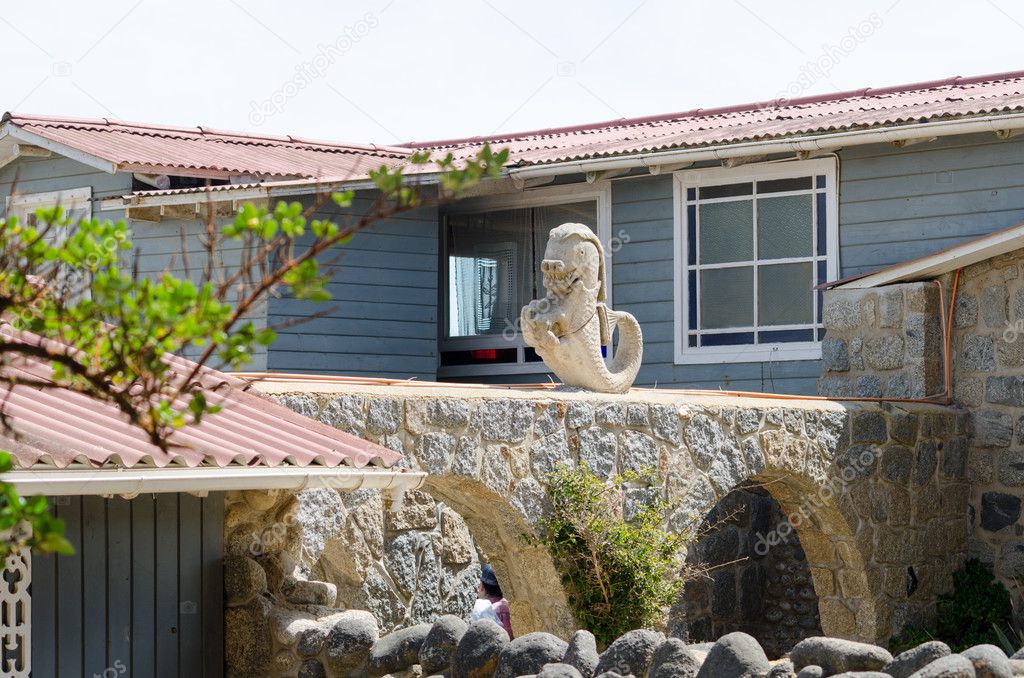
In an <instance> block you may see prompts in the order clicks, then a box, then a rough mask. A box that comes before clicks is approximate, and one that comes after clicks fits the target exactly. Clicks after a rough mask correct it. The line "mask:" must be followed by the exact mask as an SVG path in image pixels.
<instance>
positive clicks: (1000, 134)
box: [996, 129, 1024, 141]
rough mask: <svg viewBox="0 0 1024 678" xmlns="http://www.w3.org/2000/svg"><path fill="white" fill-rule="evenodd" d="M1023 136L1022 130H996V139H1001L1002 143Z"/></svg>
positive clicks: (1023, 131)
mask: <svg viewBox="0 0 1024 678" xmlns="http://www.w3.org/2000/svg"><path fill="white" fill-rule="evenodd" d="M1021 134H1024V130H1021V129H1000V130H996V139H1000V140H1002V141H1006V140H1007V139H1012V138H1013V137H1016V136H1020V135H1021Z"/></svg>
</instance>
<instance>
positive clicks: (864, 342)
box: [818, 282, 945, 398]
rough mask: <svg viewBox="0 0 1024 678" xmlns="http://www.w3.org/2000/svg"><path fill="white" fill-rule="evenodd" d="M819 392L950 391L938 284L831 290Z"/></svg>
mask: <svg viewBox="0 0 1024 678" xmlns="http://www.w3.org/2000/svg"><path fill="white" fill-rule="evenodd" d="M822 321H823V323H824V324H825V330H826V332H827V333H826V336H825V339H824V340H823V341H822V344H821V351H822V373H821V378H820V379H819V380H818V394H819V395H823V396H832V397H848V396H855V397H858V398H881V397H886V398H924V397H927V396H932V395H936V394H941V393H943V392H944V391H945V373H944V371H943V362H942V346H943V342H942V325H941V319H940V311H939V289H938V287H937V286H936V285H935V284H934V283H930V282H919V283H906V284H900V285H890V286H887V287H883V288H879V289H865V290H855V289H851V290H846V289H835V290H826V291H825V296H824V308H823V311H822Z"/></svg>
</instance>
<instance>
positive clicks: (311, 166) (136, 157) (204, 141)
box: [4, 113, 409, 178]
mask: <svg viewBox="0 0 1024 678" xmlns="http://www.w3.org/2000/svg"><path fill="white" fill-rule="evenodd" d="M4 122H9V123H10V124H11V125H13V126H15V127H17V128H19V129H23V130H25V131H27V132H31V133H33V134H38V135H39V136H41V137H44V138H46V139H48V140H50V141H54V142H57V143H59V144H64V145H66V146H70V147H71V148H74V149H76V150H79V151H81V152H84V153H88V154H89V155H93V156H95V157H98V158H102V159H104V160H107V161H109V162H112V163H115V164H116V165H118V166H119V167H120V168H122V169H126V170H129V171H132V170H134V171H146V170H152V171H160V170H174V169H176V170H179V171H180V172H181V173H182V174H188V173H189V172H188V171H190V170H191V171H194V172H200V173H224V174H234V175H248V174H251V175H259V176H276V177H303V178H310V177H313V178H315V177H325V176H330V177H345V176H353V177H362V176H365V175H366V174H367V173H368V172H369V171H370V170H371V169H377V168H379V167H380V166H381V165H383V164H386V165H395V164H398V163H399V162H402V161H404V159H405V158H406V157H407V156H408V155H409V150H408V149H404V148H397V147H389V146H369V145H359V144H343V143H330V142H318V141H309V140H305V139H299V138H295V137H270V136H256V135H250V134H243V133H239V132H224V131H219V130H210V129H207V128H202V127H197V128H194V129H186V128H179V127H163V126H154V125H144V124H138V123H128V122H118V121H113V120H79V119H71V118H51V117H43V116H30V115H19V114H17V113H8V114H6V115H5V116H4Z"/></svg>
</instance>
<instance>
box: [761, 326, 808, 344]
mask: <svg viewBox="0 0 1024 678" xmlns="http://www.w3.org/2000/svg"><path fill="white" fill-rule="evenodd" d="M757 340H758V341H759V342H760V343H762V344H777V343H782V342H786V341H814V330H812V329H806V330H773V331H771V332H759V333H758V335H757Z"/></svg>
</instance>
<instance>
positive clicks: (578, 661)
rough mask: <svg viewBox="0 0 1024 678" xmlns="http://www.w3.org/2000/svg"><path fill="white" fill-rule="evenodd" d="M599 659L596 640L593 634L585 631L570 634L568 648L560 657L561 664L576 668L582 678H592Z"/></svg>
mask: <svg viewBox="0 0 1024 678" xmlns="http://www.w3.org/2000/svg"><path fill="white" fill-rule="evenodd" d="M599 660H600V657H599V656H598V654H597V639H596V638H594V634H593V633H591V632H590V631H587V630H580V631H577V632H576V633H574V634H572V638H570V639H569V647H568V648H567V649H566V650H565V656H564V657H562V663H563V664H569V665H570V666H574V667H576V670H577V671H579V672H580V674H581V675H582V676H583V678H593V675H594V671H595V670H596V669H597V662H598V661H599Z"/></svg>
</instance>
